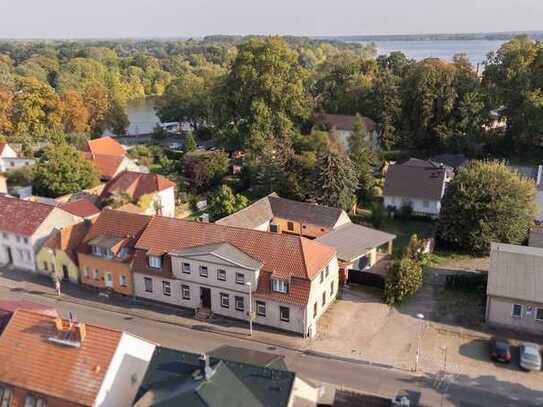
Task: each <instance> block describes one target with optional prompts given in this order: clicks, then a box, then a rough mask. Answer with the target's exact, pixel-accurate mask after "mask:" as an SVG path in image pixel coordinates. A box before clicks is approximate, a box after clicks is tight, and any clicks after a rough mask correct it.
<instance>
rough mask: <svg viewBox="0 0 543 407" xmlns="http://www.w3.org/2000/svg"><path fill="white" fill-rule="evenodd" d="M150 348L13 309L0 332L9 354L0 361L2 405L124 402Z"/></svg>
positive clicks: (123, 336) (74, 406)
mask: <svg viewBox="0 0 543 407" xmlns="http://www.w3.org/2000/svg"><path fill="white" fill-rule="evenodd" d="M14 344H18V346H20V347H21V349H24V351H18V352H13V349H14V346H16V345H14ZM154 350H155V345H154V344H152V343H150V342H147V341H144V340H142V339H140V338H137V337H135V336H133V335H130V334H128V333H125V332H120V331H116V330H112V329H108V328H102V327H99V326H95V325H92V324H86V323H84V322H76V321H67V320H63V319H61V318H59V317H53V316H48V315H44V314H43V313H39V312H35V311H28V310H24V309H17V310H16V311H15V312H13V314H12V315H10V316H9V319H8V322H7V324H6V325H5V327H4V328H3V330H2V331H1V332H0V352H1V353H2V354H3V355H7V354H10V357H9V358H4V360H3V362H2V364H0V401H1V402H2V407H4V406H8V407H22V406H32V407H47V406H48V407H81V406H88V407H95V406H96V407H109V406H130V405H132V403H133V401H134V399H135V397H136V394H137V391H138V389H139V386H140V385H141V383H142V381H143V378H144V376H145V373H146V371H147V367H148V365H149V363H150V361H151V358H152V356H153V353H154Z"/></svg>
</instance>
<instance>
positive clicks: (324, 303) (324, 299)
mask: <svg viewBox="0 0 543 407" xmlns="http://www.w3.org/2000/svg"><path fill="white" fill-rule="evenodd" d="M325 305H326V291H323V292H322V306H323V307H324V306H325Z"/></svg>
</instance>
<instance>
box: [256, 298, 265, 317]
mask: <svg viewBox="0 0 543 407" xmlns="http://www.w3.org/2000/svg"><path fill="white" fill-rule="evenodd" d="M256 315H260V316H261V317H265V316H266V303H265V302H264V301H257V302H256Z"/></svg>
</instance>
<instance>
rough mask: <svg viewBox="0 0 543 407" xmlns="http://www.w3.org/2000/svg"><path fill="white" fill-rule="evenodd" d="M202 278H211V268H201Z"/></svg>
mask: <svg viewBox="0 0 543 407" xmlns="http://www.w3.org/2000/svg"><path fill="white" fill-rule="evenodd" d="M199 269H200V277H204V278H208V277H209V268H208V267H207V266H200V267H199Z"/></svg>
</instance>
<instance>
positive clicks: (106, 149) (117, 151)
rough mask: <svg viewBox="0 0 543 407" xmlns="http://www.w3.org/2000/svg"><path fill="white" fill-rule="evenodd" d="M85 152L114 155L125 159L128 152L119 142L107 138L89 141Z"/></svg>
mask: <svg viewBox="0 0 543 407" xmlns="http://www.w3.org/2000/svg"><path fill="white" fill-rule="evenodd" d="M84 151H86V152H89V153H91V154H94V155H112V156H119V157H124V156H125V155H126V150H125V149H124V147H123V146H122V145H121V144H119V142H118V141H117V140H114V139H113V138H111V137H109V136H106V137H100V138H97V139H94V140H89V141H87V145H86V146H85V149H84Z"/></svg>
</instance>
